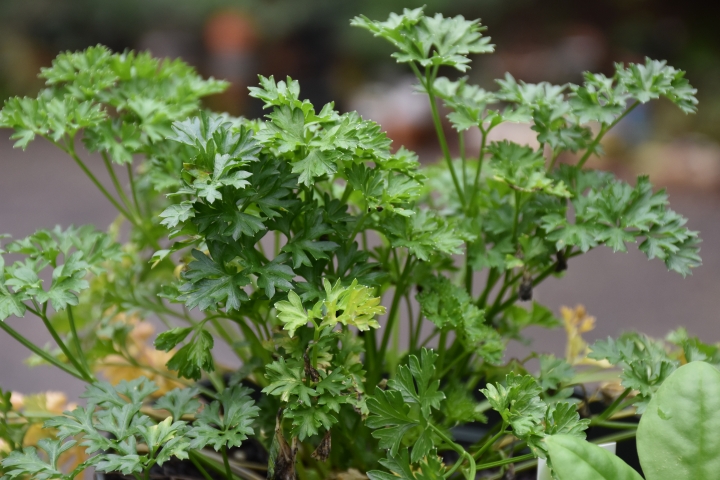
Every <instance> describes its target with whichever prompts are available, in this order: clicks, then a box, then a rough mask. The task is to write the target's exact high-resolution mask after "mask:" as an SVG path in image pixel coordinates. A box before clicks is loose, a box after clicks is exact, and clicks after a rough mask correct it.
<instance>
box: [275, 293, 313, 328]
mask: <svg viewBox="0 0 720 480" xmlns="http://www.w3.org/2000/svg"><path fill="white" fill-rule="evenodd" d="M275 308H276V309H277V311H278V319H279V320H280V321H281V322H282V323H284V326H283V330H287V331H288V335H290V337H293V336H295V330H297V329H298V328H300V327H303V326H305V325H306V324H307V323H308V322H309V321H310V318H311V316H310V315H309V314H308V312H307V311H306V310H305V308H304V307H303V304H302V300H301V299H300V297H299V296H298V294H297V293H295V292H293V291H292V290H291V291H290V292H288V299H287V300H282V301H280V302H277V303H276V304H275Z"/></svg>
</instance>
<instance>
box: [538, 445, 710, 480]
mask: <svg viewBox="0 0 720 480" xmlns="http://www.w3.org/2000/svg"><path fill="white" fill-rule="evenodd" d="M545 442H546V443H547V449H548V453H549V457H550V460H551V462H552V468H553V471H554V472H555V475H557V478H558V480H578V479H582V480H642V477H641V476H640V474H638V473H637V472H636V471H635V470H633V469H632V467H630V466H629V465H628V464H627V463H625V462H623V461H622V460H620V458H618V457H617V456H616V455H613V454H612V453H610V452H608V451H607V450H605V449H603V448H600V447H598V446H597V445H593V444H592V443H589V442H586V441H585V440H582V439H580V438H578V437H575V436H572V435H552V436H549V437H547V438H546V439H545ZM675 478H683V477H675ZM686 478H693V477H686ZM697 478H700V477H697Z"/></svg>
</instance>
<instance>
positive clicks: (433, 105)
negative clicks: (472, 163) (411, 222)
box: [411, 63, 465, 210]
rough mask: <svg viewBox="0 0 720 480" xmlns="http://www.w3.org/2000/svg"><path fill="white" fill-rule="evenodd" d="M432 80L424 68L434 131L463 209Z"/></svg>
mask: <svg viewBox="0 0 720 480" xmlns="http://www.w3.org/2000/svg"><path fill="white" fill-rule="evenodd" d="M411 65H413V66H414V64H413V63H411ZM414 70H415V71H416V72H417V73H416V75H418V74H419V73H420V72H419V71H418V70H417V67H415V68H414ZM418 79H419V80H420V83H423V78H422V76H419V77H418ZM434 81H435V78H434V75H432V74H431V73H430V69H429V68H427V69H425V82H424V86H425V91H426V92H427V94H428V97H429V98H430V111H431V113H432V119H433V123H434V124H435V132H436V133H437V137H438V141H439V142H440V149H441V150H442V152H443V157H445V162H447V166H448V170H450V176H451V177H452V181H453V184H454V185H455V190H456V191H457V194H458V198H459V199H460V205H461V206H462V208H463V210H465V193H464V192H463V189H462V188H461V187H460V181H459V180H458V178H457V173H456V172H455V168H454V167H453V164H452V156H451V155H450V148H448V143H447V139H446V138H445V131H444V130H443V126H442V120H440V114H439V113H438V108H437V102H436V100H435V89H434V86H433V83H434Z"/></svg>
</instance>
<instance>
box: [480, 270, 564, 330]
mask: <svg viewBox="0 0 720 480" xmlns="http://www.w3.org/2000/svg"><path fill="white" fill-rule="evenodd" d="M554 271H555V264H552V265H550V266H549V267H548V268H546V269H545V270H544V271H543V272H542V273H541V274H540V275H539V276H537V277H535V278H534V279H533V282H532V284H533V287H534V286H536V285H537V284H538V283H540V282H542V281H543V280H545V279H546V278H547V277H549V276H550V275H552V273H553V272H554ZM517 299H518V294H517V292H515V293H514V294H512V295H511V296H510V298H508V299H507V300H506V301H505V302H503V303H502V304H500V305H499V306H498V307H494V306H493V307H492V308H491V309H490V311H489V312H488V315H487V318H488V319H490V320H491V319H492V318H493V317H494V316H495V315H497V313H498V312H502V311H503V310H505V309H506V308H507V307H509V306H510V305H512V304H513V303H515V301H516V300H517Z"/></svg>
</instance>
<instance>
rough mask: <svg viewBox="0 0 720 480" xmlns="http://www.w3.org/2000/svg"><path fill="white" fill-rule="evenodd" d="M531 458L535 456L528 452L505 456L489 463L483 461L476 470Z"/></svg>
mask: <svg viewBox="0 0 720 480" xmlns="http://www.w3.org/2000/svg"><path fill="white" fill-rule="evenodd" d="M532 458H535V455H533V454H532V453H528V454H526V455H520V456H519V457H510V458H506V459H504V460H498V461H497V462H489V463H483V464H480V465H478V466H477V469H478V470H486V469H489V468H496V467H502V466H503V465H508V464H510V463H516V462H524V461H525V460H530V459H532Z"/></svg>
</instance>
